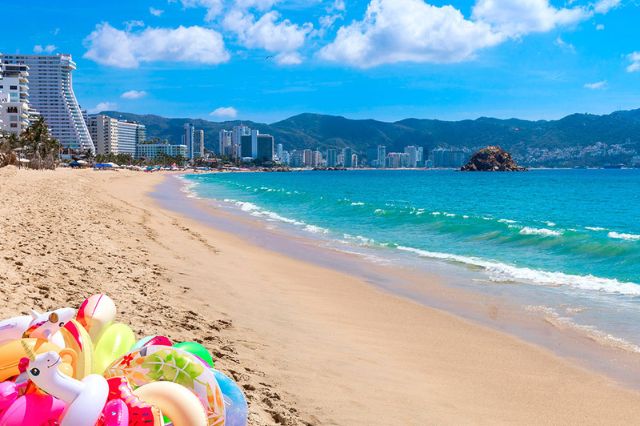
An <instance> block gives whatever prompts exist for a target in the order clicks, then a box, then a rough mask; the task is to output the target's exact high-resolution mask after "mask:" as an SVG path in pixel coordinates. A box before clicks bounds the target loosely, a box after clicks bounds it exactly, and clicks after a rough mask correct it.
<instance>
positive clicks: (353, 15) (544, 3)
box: [0, 0, 640, 123]
mask: <svg viewBox="0 0 640 426" xmlns="http://www.w3.org/2000/svg"><path fill="white" fill-rule="evenodd" d="M56 3H57V2H50V1H44V0H32V1H30V2H29V6H30V7H29V19H20V20H11V19H9V20H6V22H5V23H4V29H5V34H7V36H6V37H4V38H3V39H2V40H0V52H2V53H5V54H16V53H21V54H32V53H36V54H50V53H69V54H72V55H73V59H74V61H75V62H76V63H77V66H78V68H77V70H76V71H74V75H73V80H74V91H75V95H76V97H77V99H78V102H79V103H80V104H81V106H82V107H83V108H85V109H87V110H89V112H90V113H95V112H99V111H101V110H119V111H126V112H132V113H139V114H157V115H161V116H167V117H189V118H204V119H210V120H213V121H225V120H230V119H240V120H252V121H257V122H265V123H273V122H275V121H279V120H281V119H284V118H287V117H289V116H292V115H296V114H298V113H302V112H314V113H321V114H331V115H342V116H346V117H349V118H374V119H378V120H383V121H395V120H398V119H403V118H407V117H416V118H438V119H445V120H457V119H466V118H470V119H473V118H477V117H480V116H491V117H497V118H510V117H516V118H523V119H553V118H560V117H562V116H564V115H567V114H571V113H574V112H589V113H594V114H603V113H609V112H612V111H615V110H620V109H634V108H638V107H640V103H639V102H638V101H637V99H639V98H640V41H639V40H640V29H638V28H637V25H635V24H636V22H635V21H636V20H637V16H638V12H639V7H638V5H636V4H635V3H631V2H622V1H620V0H590V1H573V2H569V3H562V2H559V1H555V0H553V1H548V0H530V1H524V0H493V1H488V0H461V1H455V2H451V3H450V5H449V4H447V3H445V2H433V3H427V2H425V1H423V0H356V1H342V0H324V1H323V0H281V1H278V0H266V1H264V0H262V1H257V0H242V1H240V0H171V1H166V0H146V1H137V2H124V1H113V2H110V3H108V4H107V3H105V4H96V3H88V2H82V1H80V0H69V1H65V2H64V7H60V5H59V4H56ZM507 5H508V6H509V7H506V6H507ZM23 7H24V5H21V4H20V3H19V2H14V3H8V4H6V5H3V10H4V12H5V14H6V15H7V16H20V14H21V13H23V12H24V11H23ZM407 28H411V31H407V30H406V29H407Z"/></svg>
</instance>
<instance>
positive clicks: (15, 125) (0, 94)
mask: <svg viewBox="0 0 640 426" xmlns="http://www.w3.org/2000/svg"><path fill="white" fill-rule="evenodd" d="M31 113H32V111H31V108H30V106H29V72H28V67H27V66H26V65H11V64H3V63H0V130H2V131H5V132H9V133H13V134H15V135H20V133H22V132H23V131H24V130H25V129H26V128H27V127H29V124H30V118H31Z"/></svg>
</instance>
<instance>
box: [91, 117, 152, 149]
mask: <svg viewBox="0 0 640 426" xmlns="http://www.w3.org/2000/svg"><path fill="white" fill-rule="evenodd" d="M87 128H88V129H89V134H90V135H91V140H92V141H93V144H94V145H95V147H96V153H97V154H104V155H107V154H128V155H131V156H132V157H133V156H135V155H136V146H137V145H139V144H141V143H143V142H144V140H145V138H146V127H145V126H144V125H143V124H140V123H136V122H134V121H124V120H118V119H116V118H112V117H109V116H107V115H104V114H96V115H90V116H88V117H87Z"/></svg>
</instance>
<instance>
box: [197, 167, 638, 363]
mask: <svg viewBox="0 0 640 426" xmlns="http://www.w3.org/2000/svg"><path fill="white" fill-rule="evenodd" d="M185 179H186V181H187V182H189V185H188V186H189V188H190V191H192V192H193V193H194V194H196V195H197V196H198V197H201V198H207V199H213V200H216V202H218V203H221V205H225V206H228V207H229V208H233V209H237V210H238V211H239V212H244V213H245V214H249V215H252V216H255V217H257V218H261V219H263V220H266V221H269V222H270V223H272V224H274V225H275V226H283V227H289V228H292V229H296V230H298V231H299V232H304V233H306V234H308V235H309V236H312V237H314V238H319V239H321V240H323V241H329V242H333V243H334V244H335V246H336V247H342V248H343V249H345V250H346V251H351V250H352V249H353V251H355V252H358V250H359V249H366V251H361V253H366V254H368V255H371V256H372V257H374V258H377V259H378V260H380V261H387V262H395V261H398V262H404V263H405V264H407V263H409V264H412V265H419V264H420V263H421V262H443V263H447V264H453V265H457V266H458V267H460V268H464V269H467V270H472V271H477V272H478V273H479V274H480V275H479V276H481V278H482V279H481V280H480V281H483V284H482V285H483V286H487V285H491V284H493V285H495V286H496V287H495V288H496V289H500V291H503V289H505V288H506V286H505V284H507V285H509V288H511V290H510V289H506V290H505V291H512V292H514V294H516V295H519V297H520V299H521V300H520V301H521V302H522V303H523V304H524V305H526V306H525V307H526V309H527V310H529V311H537V312H542V313H543V314H544V315H547V316H548V317H549V320H554V321H556V322H558V323H567V324H568V323H570V324H572V325H573V326H575V327H578V328H581V329H584V330H586V331H590V332H591V333H592V334H593V335H594V336H599V337H602V338H603V339H604V340H609V343H616V344H618V343H619V344H620V346H625V348H627V349H629V348H630V349H632V350H636V351H638V352H640V332H638V331H636V328H638V327H636V324H638V323H639V322H640V170H534V171H530V172H528V173H504V174H503V173H489V174H484V173H460V172H455V171H413V170H412V171H384V170H380V171H376V170H372V171H369V170H367V171H346V172H313V171H307V172H294V173H224V174H209V175H188V176H186V177H185ZM425 265H427V263H425ZM479 286H480V285H479ZM513 288H517V290H512V289H513ZM525 299H526V300H525ZM523 300H524V302H523ZM525 302H526V303H525Z"/></svg>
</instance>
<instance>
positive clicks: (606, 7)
mask: <svg viewBox="0 0 640 426" xmlns="http://www.w3.org/2000/svg"><path fill="white" fill-rule="evenodd" d="M618 6H620V0H600V1H598V2H596V4H594V5H593V10H594V11H595V12H596V13H607V12H609V11H610V10H611V9H615V8H616V7H618Z"/></svg>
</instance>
